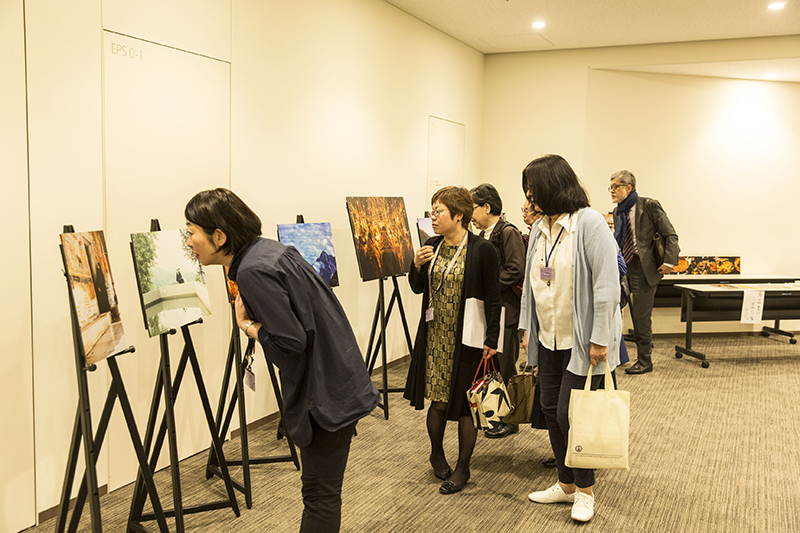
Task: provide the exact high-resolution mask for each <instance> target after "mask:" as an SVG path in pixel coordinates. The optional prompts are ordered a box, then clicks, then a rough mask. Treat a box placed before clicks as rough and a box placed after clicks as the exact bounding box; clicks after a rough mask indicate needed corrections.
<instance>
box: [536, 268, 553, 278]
mask: <svg viewBox="0 0 800 533" xmlns="http://www.w3.org/2000/svg"><path fill="white" fill-rule="evenodd" d="M555 277H556V273H555V269H554V268H553V267H542V268H540V269H539V279H541V280H542V281H552V280H554V279H555Z"/></svg>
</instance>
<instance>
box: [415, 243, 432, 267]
mask: <svg viewBox="0 0 800 533" xmlns="http://www.w3.org/2000/svg"><path fill="white" fill-rule="evenodd" d="M431 259H433V246H431V245H427V246H422V247H420V249H419V250H417V253H415V254H414V266H415V267H416V268H417V270H422V266H423V265H424V264H425V263H427V262H428V261H430V260H431Z"/></svg>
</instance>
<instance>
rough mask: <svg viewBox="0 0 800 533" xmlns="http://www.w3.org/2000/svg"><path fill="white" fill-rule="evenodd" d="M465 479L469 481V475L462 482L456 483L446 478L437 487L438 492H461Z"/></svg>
mask: <svg viewBox="0 0 800 533" xmlns="http://www.w3.org/2000/svg"><path fill="white" fill-rule="evenodd" d="M467 481H469V476H467V479H465V480H464V482H463V483H459V484H458V485H456V484H455V483H453V482H452V481H450V480H449V479H448V480H446V481H445V482H444V483H442V486H441V487H439V493H440V494H455V493H456V492H461V490H462V489H463V488H464V487H466V486H467Z"/></svg>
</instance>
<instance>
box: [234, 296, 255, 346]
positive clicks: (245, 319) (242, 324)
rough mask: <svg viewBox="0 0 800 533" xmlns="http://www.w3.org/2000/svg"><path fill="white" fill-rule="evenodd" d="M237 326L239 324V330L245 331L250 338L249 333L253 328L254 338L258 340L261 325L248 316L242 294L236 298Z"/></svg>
mask: <svg viewBox="0 0 800 533" xmlns="http://www.w3.org/2000/svg"><path fill="white" fill-rule="evenodd" d="M235 308H236V324H238V326H239V329H240V330H242V331H244V334H245V335H246V336H248V337H249V336H250V333H248V331H247V330H248V329H250V328H253V338H254V339H258V330H259V329H261V324H259V323H258V322H256V321H254V320H251V318H250V317H249V316H247V311H246V310H245V308H244V302H243V301H242V295H241V293H240V294H238V295H237V296H236V305H235ZM248 324H250V325H249V326H248Z"/></svg>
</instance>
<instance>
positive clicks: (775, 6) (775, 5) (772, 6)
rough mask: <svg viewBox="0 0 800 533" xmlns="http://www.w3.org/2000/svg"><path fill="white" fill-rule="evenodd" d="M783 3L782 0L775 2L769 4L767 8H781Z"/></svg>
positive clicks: (775, 9) (774, 9)
mask: <svg viewBox="0 0 800 533" xmlns="http://www.w3.org/2000/svg"><path fill="white" fill-rule="evenodd" d="M784 5H785V4H784V3H783V2H775V3H774V4H770V5H769V8H770V9H771V10H773V11H777V10H779V9H783V6H784Z"/></svg>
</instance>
